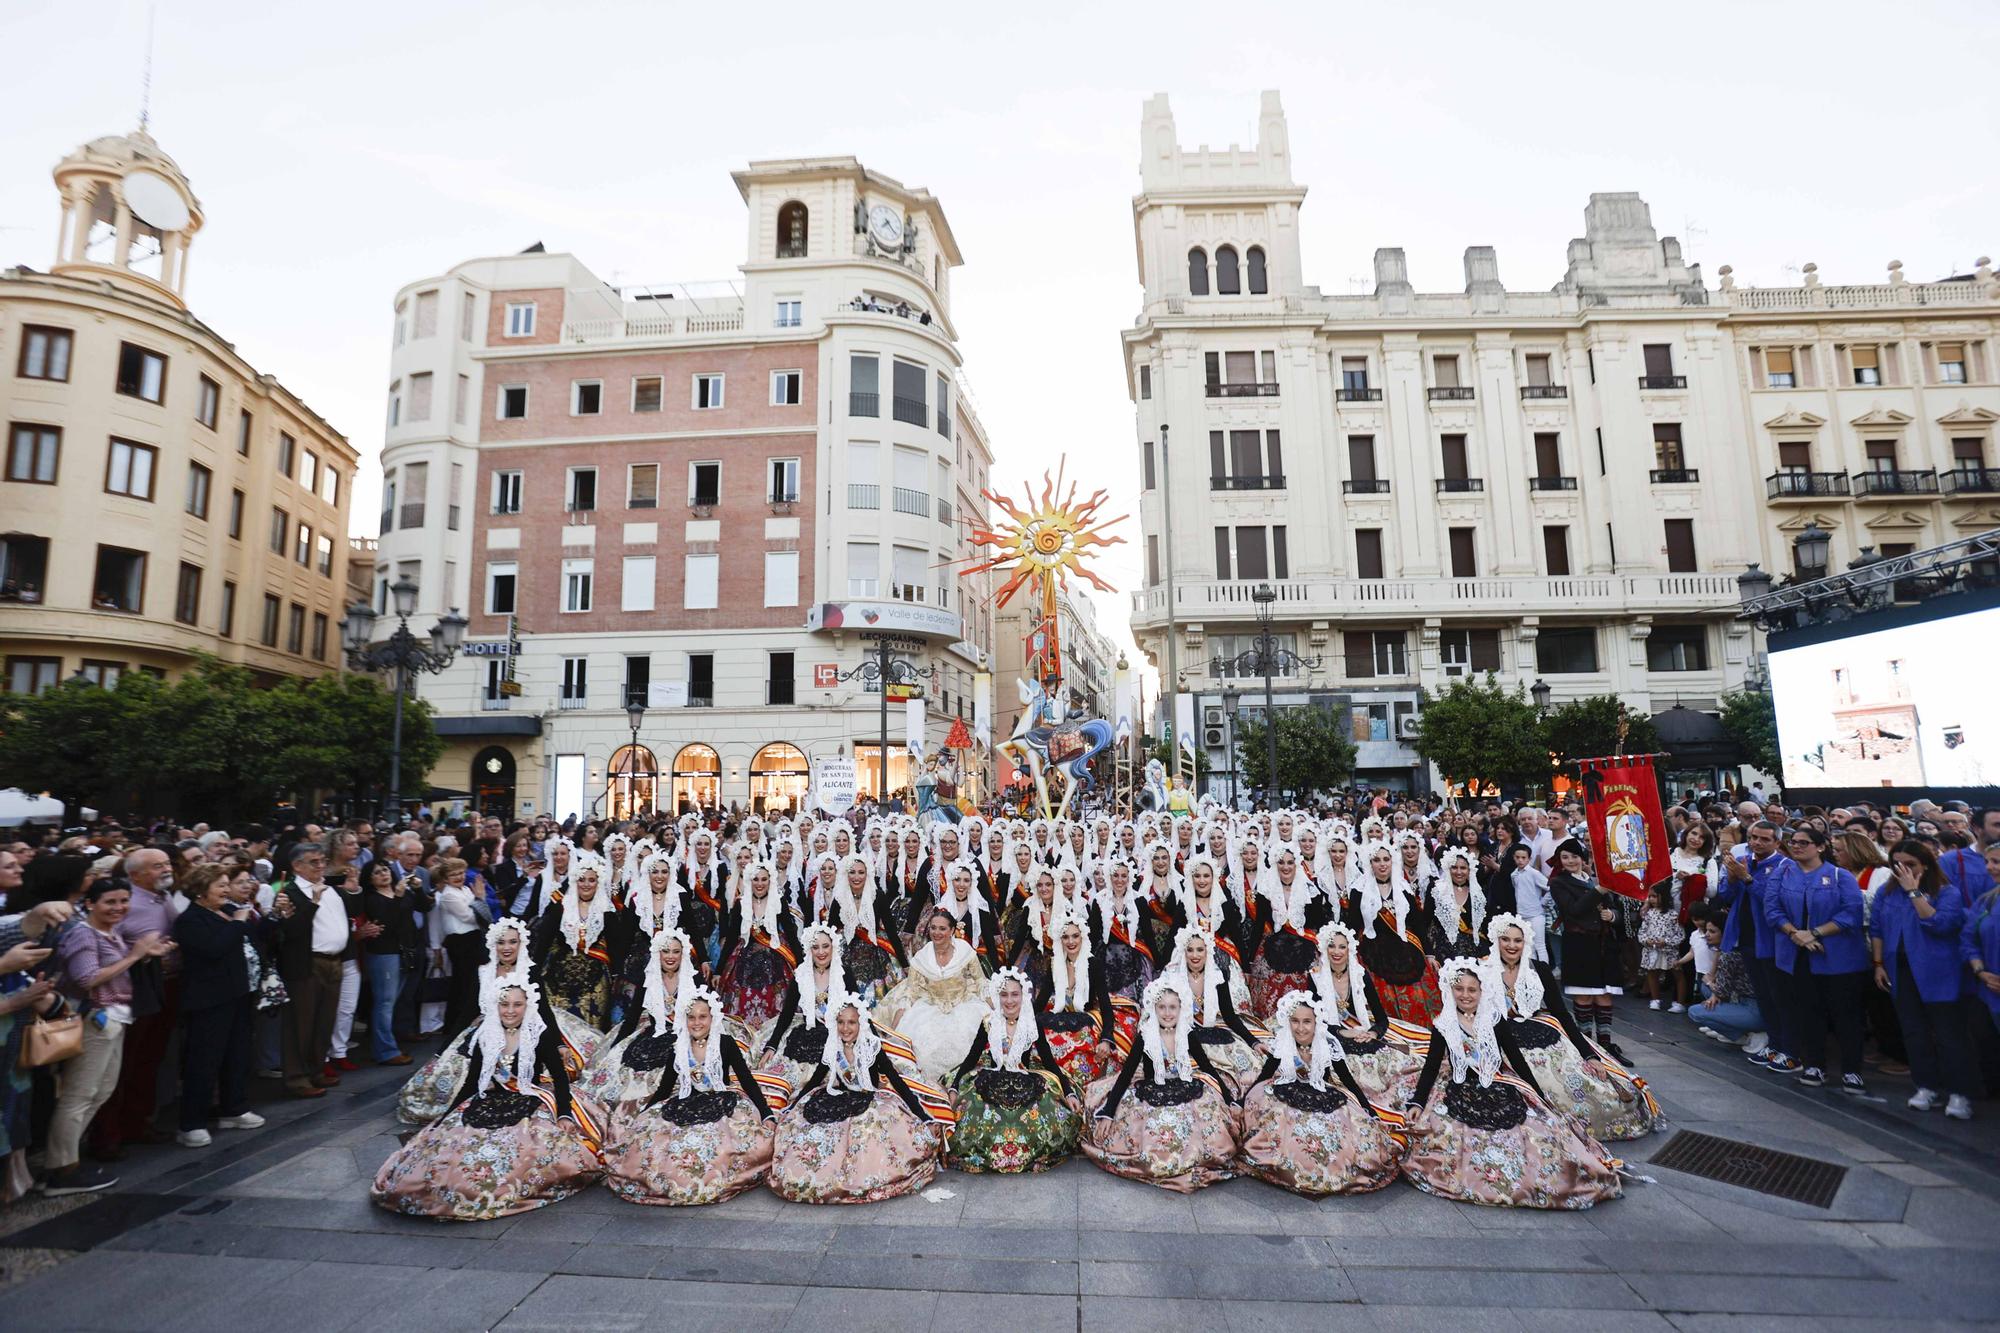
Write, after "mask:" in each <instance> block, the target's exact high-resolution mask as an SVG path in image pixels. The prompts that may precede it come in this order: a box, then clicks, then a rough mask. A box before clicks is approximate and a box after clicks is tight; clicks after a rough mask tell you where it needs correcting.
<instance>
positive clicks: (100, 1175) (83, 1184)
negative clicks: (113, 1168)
mask: <svg viewBox="0 0 2000 1333" xmlns="http://www.w3.org/2000/svg"><path fill="white" fill-rule="evenodd" d="M117 1183H118V1177H116V1176H114V1175H112V1174H111V1173H110V1172H109V1171H106V1170H105V1169H104V1168H103V1167H101V1166H85V1165H83V1164H81V1163H79V1164H78V1165H76V1166H73V1167H71V1168H70V1169H69V1170H67V1171H51V1172H49V1174H48V1176H47V1177H46V1178H45V1179H44V1180H43V1181H42V1193H44V1194H46V1195H48V1196H49V1197H50V1198H51V1199H58V1198H61V1197H62V1196H63V1195H65V1194H95V1193H97V1191H99V1190H108V1189H110V1188H111V1187H112V1186H113V1185H116V1184H117Z"/></svg>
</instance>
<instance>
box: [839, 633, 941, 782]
mask: <svg viewBox="0 0 2000 1333" xmlns="http://www.w3.org/2000/svg"><path fill="white" fill-rule="evenodd" d="M936 674H937V668H936V667H920V666H915V665H912V664H911V663H909V662H905V661H903V660H902V659H901V658H898V657H891V656H889V640H888V639H887V637H883V638H880V639H877V640H876V653H875V656H874V657H871V658H867V659H865V660H864V661H863V662H862V663H861V665H860V666H857V667H855V668H854V669H853V670H852V671H842V672H840V673H839V676H840V679H842V680H860V681H863V682H869V683H872V684H874V686H875V688H876V690H877V691H879V692H880V694H881V696H882V730H881V744H880V747H879V748H878V749H877V750H876V751H875V806H876V809H877V810H880V809H881V808H882V807H883V805H884V804H885V803H886V802H887V801H888V799H889V687H890V686H891V685H914V684H916V683H917V681H918V680H919V679H923V680H929V679H930V678H931V677H932V676H934V675H936ZM911 757H912V758H914V757H915V756H911Z"/></svg>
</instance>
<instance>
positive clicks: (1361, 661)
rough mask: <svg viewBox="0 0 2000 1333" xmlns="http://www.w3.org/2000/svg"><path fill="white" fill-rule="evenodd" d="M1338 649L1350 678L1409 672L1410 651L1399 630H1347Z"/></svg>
mask: <svg viewBox="0 0 2000 1333" xmlns="http://www.w3.org/2000/svg"><path fill="white" fill-rule="evenodd" d="M1341 648H1342V654H1341V655H1342V657H1343V658H1344V659H1345V660H1346V665H1347V674H1348V677H1349V678H1350V679H1353V680H1368V679H1371V678H1373V677H1375V676H1407V675H1408V674H1409V673H1410V658H1409V650H1408V648H1407V647H1406V646H1405V644H1404V640H1403V631H1401V630H1399V629H1389V630H1347V631H1346V632H1344V633H1343V634H1342V635H1341Z"/></svg>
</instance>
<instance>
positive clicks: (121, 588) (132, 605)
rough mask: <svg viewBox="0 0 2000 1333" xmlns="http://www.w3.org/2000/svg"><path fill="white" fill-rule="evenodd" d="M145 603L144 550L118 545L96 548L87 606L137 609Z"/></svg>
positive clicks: (108, 609)
mask: <svg viewBox="0 0 2000 1333" xmlns="http://www.w3.org/2000/svg"><path fill="white" fill-rule="evenodd" d="M145 604H146V553H145V552H144V551H128V550H126V549H125V548H124V547H122V546H100V547H98V548H97V572H96V576H95V577H94V578H93V579H92V581H91V593H90V605H91V607H92V609H94V610H98V611H131V612H134V613H136V612H139V611H142V610H144V609H145Z"/></svg>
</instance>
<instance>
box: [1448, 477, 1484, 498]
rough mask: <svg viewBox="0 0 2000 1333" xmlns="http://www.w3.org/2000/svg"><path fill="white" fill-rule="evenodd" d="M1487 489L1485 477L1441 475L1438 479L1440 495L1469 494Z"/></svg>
mask: <svg viewBox="0 0 2000 1333" xmlns="http://www.w3.org/2000/svg"><path fill="white" fill-rule="evenodd" d="M1485 489H1486V480H1485V478H1483V477H1439V478H1438V479H1437V493H1438V494H1439V495H1469V494H1472V493H1474V492H1478V491H1483V490H1485Z"/></svg>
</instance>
